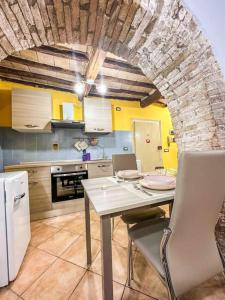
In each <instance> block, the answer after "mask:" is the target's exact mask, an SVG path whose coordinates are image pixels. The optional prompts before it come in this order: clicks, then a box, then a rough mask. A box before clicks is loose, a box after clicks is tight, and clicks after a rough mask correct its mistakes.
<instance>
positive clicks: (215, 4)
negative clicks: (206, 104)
mask: <svg viewBox="0 0 225 300" xmlns="http://www.w3.org/2000/svg"><path fill="white" fill-rule="evenodd" d="M183 1H184V3H185V4H186V7H187V8H189V9H190V11H191V12H192V13H193V15H194V16H195V17H196V19H197V20H198V23H199V25H200V27H201V28H202V30H203V32H204V33H205V35H206V37H207V38H208V39H209V41H210V43H211V45H212V47H213V50H214V54H215V56H216V58H217V60H218V62H219V64H220V67H221V69H222V71H223V73H224V75H225V0H183Z"/></svg>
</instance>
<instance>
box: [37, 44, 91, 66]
mask: <svg viewBox="0 0 225 300" xmlns="http://www.w3.org/2000/svg"><path fill="white" fill-rule="evenodd" d="M31 50H34V51H37V52H41V53H44V54H48V55H52V56H57V57H62V58H68V59H73V60H77V61H80V62H88V60H89V59H88V55H87V53H84V52H81V51H76V50H70V49H66V48H59V47H57V48H56V47H52V46H41V47H38V48H37V47H35V48H32V49H31Z"/></svg>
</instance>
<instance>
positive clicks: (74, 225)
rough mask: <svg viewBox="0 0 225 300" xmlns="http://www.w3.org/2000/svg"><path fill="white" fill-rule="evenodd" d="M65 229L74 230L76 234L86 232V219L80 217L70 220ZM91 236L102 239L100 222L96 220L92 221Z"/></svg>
mask: <svg viewBox="0 0 225 300" xmlns="http://www.w3.org/2000/svg"><path fill="white" fill-rule="evenodd" d="M63 230H66V231H70V232H73V233H75V234H82V235H84V234H85V219H84V218H78V219H74V220H72V221H70V222H68V223H67V224H66V225H65V226H64V227H63ZM91 237H92V238H94V239H97V240H100V224H99V222H96V221H91Z"/></svg>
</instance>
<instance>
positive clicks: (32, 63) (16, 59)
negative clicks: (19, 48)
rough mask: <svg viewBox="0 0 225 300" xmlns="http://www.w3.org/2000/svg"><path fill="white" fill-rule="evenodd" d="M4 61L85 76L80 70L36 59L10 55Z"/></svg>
mask: <svg viewBox="0 0 225 300" xmlns="http://www.w3.org/2000/svg"><path fill="white" fill-rule="evenodd" d="M4 61H9V62H14V63H18V64H22V65H25V66H28V67H36V68H38V69H41V70H47V71H53V72H58V73H60V74H65V75H71V76H78V77H80V78H84V76H83V75H82V74H81V73H79V72H75V71H71V70H66V69H63V68H60V67H55V66H51V65H47V64H43V63H39V62H35V61H30V60H28V59H24V58H20V57H17V56H8V57H7V58H6V59H5V60H4Z"/></svg>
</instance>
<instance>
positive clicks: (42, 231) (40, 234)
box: [30, 224, 59, 247]
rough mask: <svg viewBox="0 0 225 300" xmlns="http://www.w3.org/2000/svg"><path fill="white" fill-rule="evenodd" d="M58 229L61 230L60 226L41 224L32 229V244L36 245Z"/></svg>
mask: <svg viewBox="0 0 225 300" xmlns="http://www.w3.org/2000/svg"><path fill="white" fill-rule="evenodd" d="M57 231H59V229H58V228H55V227H52V226H48V225H45V224H41V225H40V226H38V227H37V228H35V229H34V230H33V231H32V233H31V242H30V244H31V245H32V246H34V247H36V246H38V245H40V244H41V243H43V242H44V241H46V240H47V239H49V238H50V237H51V236H53V235H54V234H55V233H56V232H57Z"/></svg>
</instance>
